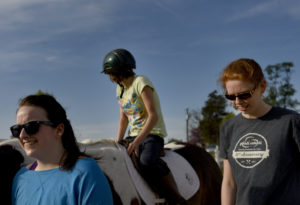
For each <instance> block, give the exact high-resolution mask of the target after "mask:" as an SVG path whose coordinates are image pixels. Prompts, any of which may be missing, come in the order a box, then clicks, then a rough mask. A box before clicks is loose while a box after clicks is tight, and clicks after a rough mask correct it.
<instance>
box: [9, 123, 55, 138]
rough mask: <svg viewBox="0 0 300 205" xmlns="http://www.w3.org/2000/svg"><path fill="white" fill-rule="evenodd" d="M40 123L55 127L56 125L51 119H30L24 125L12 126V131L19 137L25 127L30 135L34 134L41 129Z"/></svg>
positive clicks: (14, 135)
mask: <svg viewBox="0 0 300 205" xmlns="http://www.w3.org/2000/svg"><path fill="white" fill-rule="evenodd" d="M40 125H49V126H51V127H55V125H54V124H53V123H52V122H50V121H30V122H27V123H25V124H23V125H13V126H11V127H10V131H11V133H12V136H13V137H15V138H19V136H20V134H21V131H22V129H23V128H24V129H25V131H26V133H27V134H28V135H33V134H36V133H37V132H38V131H39V128H40Z"/></svg>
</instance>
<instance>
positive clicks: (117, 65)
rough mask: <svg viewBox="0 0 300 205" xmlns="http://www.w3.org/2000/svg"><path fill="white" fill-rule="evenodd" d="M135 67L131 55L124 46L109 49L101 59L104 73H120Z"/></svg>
mask: <svg viewBox="0 0 300 205" xmlns="http://www.w3.org/2000/svg"><path fill="white" fill-rule="evenodd" d="M135 67H136V65H135V59H134V57H133V55H132V54H131V53H130V52H129V51H127V50H126V49H124V48H119V49H115V50H112V51H110V52H109V53H107V54H106V56H105V57H104V60H103V71H102V73H105V74H116V75H122V74H125V73H127V72H128V71H132V69H134V68H135Z"/></svg>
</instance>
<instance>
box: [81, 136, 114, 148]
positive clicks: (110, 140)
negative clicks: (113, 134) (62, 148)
mask: <svg viewBox="0 0 300 205" xmlns="http://www.w3.org/2000/svg"><path fill="white" fill-rule="evenodd" d="M78 144H79V145H86V146H87V145H89V146H91V145H101V146H109V147H110V146H114V147H116V142H115V140H114V139H113V138H108V139H97V140H92V139H85V140H82V141H80V142H78Z"/></svg>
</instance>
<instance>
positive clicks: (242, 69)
mask: <svg viewBox="0 0 300 205" xmlns="http://www.w3.org/2000/svg"><path fill="white" fill-rule="evenodd" d="M263 79H264V74H263V72H262V69H261V67H260V65H259V64H258V63H257V62H256V61H255V60H253V59H248V58H240V59H238V60H235V61H232V62H231V63H230V64H229V65H228V66H227V67H226V68H225V69H224V70H223V72H222V73H221V76H220V78H219V82H220V83H221V84H222V87H223V88H224V89H225V83H226V82H227V81H228V80H242V81H248V82H252V83H254V84H255V85H258V84H259V83H260V82H261V81H262V80H263Z"/></svg>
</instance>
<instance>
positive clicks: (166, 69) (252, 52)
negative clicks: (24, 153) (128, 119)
mask: <svg viewBox="0 0 300 205" xmlns="http://www.w3.org/2000/svg"><path fill="white" fill-rule="evenodd" d="M0 45H1V46H0V96H1V107H0V113H1V115H0V131H1V136H0V138H4V139H5V138H8V137H9V136H10V133H9V127H10V126H11V125H12V124H15V112H16V109H17V102H18V100H19V99H20V98H21V97H24V96H26V95H29V94H32V93H35V92H36V91H37V90H38V89H41V90H42V91H47V92H49V93H51V94H53V95H54V96H55V97H56V98H57V100H58V101H59V102H60V103H61V104H62V105H63V106H64V107H65V108H66V110H67V113H68V116H69V119H70V120H71V123H72V125H73V127H74V130H75V132H76V135H77V138H78V140H79V141H80V140H82V139H86V138H92V139H96V138H112V137H115V136H116V134H117V126H118V120H119V108H118V104H117V101H116V98H115V85H114V84H112V83H111V82H110V81H109V79H108V77H107V76H105V75H103V74H101V73H100V71H101V70H102V59H103V57H104V56H105V54H106V53H107V52H108V51H110V50H112V49H115V48H126V49H128V50H130V51H131V52H132V54H133V55H134V56H135V58H136V62H137V69H136V73H137V74H143V75H146V76H148V77H149V78H150V79H151V80H152V82H153V84H154V86H155V87H156V89H157V91H158V93H159V96H160V100H161V106H162V109H163V114H164V118H165V122H166V125H167V130H168V133H169V138H177V139H184V138H185V109H186V108H190V109H200V108H201V107H202V106H203V105H204V102H205V101H206V100H207V96H208V94H209V93H210V92H212V91H213V90H215V89H216V90H218V91H219V92H220V93H221V92H222V90H221V88H220V87H219V86H218V84H217V83H216V80H217V78H218V75H219V73H220V72H221V70H222V69H223V68H224V67H225V66H226V65H227V64H228V63H229V62H231V61H233V60H235V59H238V58H241V57H247V58H253V59H255V60H256V61H257V62H258V63H259V64H260V65H261V66H262V67H263V68H265V67H266V66H267V65H270V64H277V63H281V62H284V61H291V62H293V63H294V70H295V72H294V73H293V75H292V83H293V84H294V88H295V89H296V90H297V91H298V92H297V93H296V95H295V97H296V98H297V99H298V100H300V94H299V92H300V81H299V79H300V70H299V66H300V58H299V53H300V51H299V48H300V1H298V0H251V1H237V0H227V1H215V0H185V1H183V0H26V1H24V0H1V1H0Z"/></svg>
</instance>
